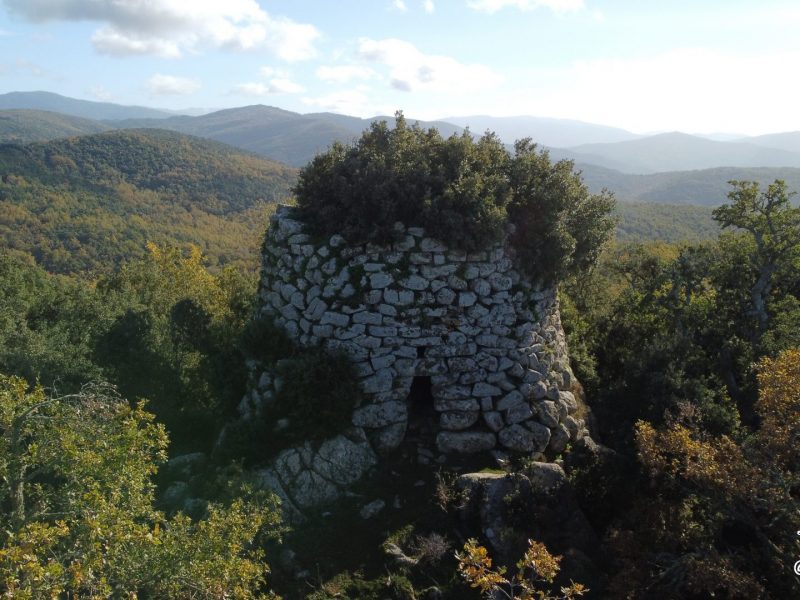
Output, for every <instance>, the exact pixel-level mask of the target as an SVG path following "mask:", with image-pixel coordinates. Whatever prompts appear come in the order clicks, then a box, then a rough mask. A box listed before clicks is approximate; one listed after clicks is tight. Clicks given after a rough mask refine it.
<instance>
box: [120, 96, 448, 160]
mask: <svg viewBox="0 0 800 600" xmlns="http://www.w3.org/2000/svg"><path fill="white" fill-rule="evenodd" d="M376 120H386V121H389V123H390V125H394V117H373V118H371V119H360V118H358V117H350V116H347V115H337V114H333V113H311V114H306V115H303V114H300V113H295V112H291V111H288V110H283V109H281V108H276V107H274V106H264V105H261V104H258V105H254V106H243V107H241V108H229V109H225V110H219V111H216V112H213V113H209V114H207V115H201V116H198V117H188V116H176V117H170V118H167V119H128V120H124V121H117V122H115V123H114V125H115V126H117V127H120V128H130V127H135V128H142V127H157V128H160V129H170V130H172V131H178V132H180V133H186V134H190V135H196V136H199V137H205V138H210V139H213V140H217V141H219V142H224V143H226V144H230V145H232V146H236V147H238V148H243V149H245V150H249V151H250V152H254V153H256V154H259V155H261V156H264V157H267V158H270V159H272V160H277V161H280V162H283V163H286V164H288V165H292V166H295V167H297V166H302V165H304V164H306V163H307V162H308V161H309V160H311V159H312V158H313V157H314V155H315V154H317V153H319V152H323V151H324V150H326V149H327V148H328V146H330V145H331V144H332V143H333V142H335V141H340V142H350V141H353V140H355V139H356V138H358V137H359V136H360V135H361V132H362V131H364V129H366V128H367V127H369V125H370V123H371V122H372V121H376ZM408 120H409V121H410V122H414V121H415V120H414V119H412V118H409V119H408ZM419 123H420V126H422V127H426V128H427V127H437V128H438V129H439V131H440V132H441V133H442V135H445V136H447V135H451V134H452V133H459V132H461V131H463V130H462V129H461V128H460V127H457V126H455V125H451V124H449V123H441V122H427V121H420V122H419Z"/></svg>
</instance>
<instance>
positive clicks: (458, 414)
mask: <svg viewBox="0 0 800 600" xmlns="http://www.w3.org/2000/svg"><path fill="white" fill-rule="evenodd" d="M479 416H480V411H477V410H475V411H471V412H462V411H451V412H443V413H441V414H440V415H439V426H440V427H441V428H442V429H446V430H448V431H461V430H463V429H469V428H470V427H472V426H473V425H474V424H475V423H477V421H478V417H479Z"/></svg>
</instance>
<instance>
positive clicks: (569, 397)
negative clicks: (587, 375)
mask: <svg viewBox="0 0 800 600" xmlns="http://www.w3.org/2000/svg"><path fill="white" fill-rule="evenodd" d="M558 399H559V401H561V402H563V403H564V404H565V405H566V407H567V411H568V412H569V413H570V414H572V413H574V412H575V411H576V410H578V401H577V400H576V399H575V394H573V393H572V392H559V393H558Z"/></svg>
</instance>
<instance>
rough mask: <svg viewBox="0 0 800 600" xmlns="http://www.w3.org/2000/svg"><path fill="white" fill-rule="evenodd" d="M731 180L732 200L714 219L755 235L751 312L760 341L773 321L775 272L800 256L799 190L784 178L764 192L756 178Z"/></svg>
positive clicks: (755, 331)
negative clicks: (796, 201)
mask: <svg viewBox="0 0 800 600" xmlns="http://www.w3.org/2000/svg"><path fill="white" fill-rule="evenodd" d="M730 183H731V185H733V187H734V189H733V190H732V191H731V192H730V193H729V194H728V198H729V199H730V200H731V202H730V204H725V205H723V206H720V207H719V208H717V209H715V210H714V219H716V220H717V221H718V222H719V223H720V224H721V225H722V227H723V228H728V227H733V228H738V229H741V230H744V231H746V232H747V233H748V234H749V235H750V236H752V240H753V242H754V246H753V248H752V250H751V252H750V255H749V266H750V267H751V268H752V269H753V271H754V273H755V280H754V281H751V282H749V285H750V305H749V307H748V309H747V314H748V316H752V317H754V318H755V319H756V322H757V326H756V327H755V329H754V331H753V341H754V342H755V343H758V342H760V340H761V337H762V336H763V335H764V333H766V331H767V327H768V325H769V319H770V311H769V307H768V302H769V297H770V293H771V291H772V288H773V285H774V277H775V273H776V272H777V271H778V270H779V269H780V268H781V267H782V266H785V265H786V264H792V263H794V261H796V260H797V259H798V258H800V208H795V207H793V206H792V204H791V197H792V196H794V195H795V192H791V193H790V192H789V191H788V190H787V189H786V183H785V182H784V181H782V180H780V179H776V180H775V182H774V183H771V184H769V186H767V189H766V191H763V192H762V191H760V190H759V185H758V183H756V182H753V181H731V182H730Z"/></svg>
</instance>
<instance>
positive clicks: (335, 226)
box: [294, 113, 614, 280]
mask: <svg viewBox="0 0 800 600" xmlns="http://www.w3.org/2000/svg"><path fill="white" fill-rule="evenodd" d="M572 166H573V165H572V163H571V162H568V161H560V162H558V163H556V164H555V165H552V164H551V163H550V159H549V157H548V155H547V153H546V152H542V153H537V152H536V146H535V144H532V143H531V142H530V140H522V141H520V142H517V144H516V146H515V151H514V154H513V155H512V154H510V153H509V152H508V151H507V150H506V148H505V147H504V145H503V143H502V142H501V141H500V140H499V139H498V138H497V136H495V135H494V134H492V133H487V134H485V135H484V136H483V137H481V138H479V139H478V140H477V141H476V140H473V138H472V136H471V135H470V133H469V132H465V133H464V134H462V135H460V136H457V135H454V136H451V137H450V138H448V139H444V138H443V137H442V136H441V135H440V134H439V133H438V132H437V131H436V130H435V129H429V130H427V131H425V130H423V129H421V128H420V127H419V126H418V125H413V126H411V127H409V126H407V125H406V122H405V119H404V118H403V115H402V113H398V114H397V120H396V127H395V128H394V129H389V127H388V126H387V124H386V122H380V123H373V124H372V126H371V127H370V129H368V130H367V131H365V132H364V134H363V135H362V137H361V139H360V140H358V142H356V144H354V145H352V146H344V145H342V144H334V145H333V146H331V148H330V149H329V150H328V151H327V152H325V153H324V154H320V155H318V156H317V157H315V158H314V160H313V161H312V162H311V163H309V165H308V166H306V167H305V168H304V169H303V170H302V171H301V172H300V175H299V179H298V183H297V185H296V187H295V188H294V192H295V194H296V195H297V203H298V206H299V208H300V211H301V215H302V218H303V220H304V221H305V222H306V223H307V224H308V226H309V229H310V230H311V232H312V233H314V234H316V235H318V236H327V235H331V234H333V233H340V234H342V235H343V236H344V237H345V238H346V239H347V240H348V241H349V242H350V243H354V244H359V243H364V242H375V243H388V242H391V241H393V240H395V239H396V238H397V237H398V236H399V235H400V234H399V232H398V231H397V230H396V229H395V228H394V224H395V222H397V221H400V222H402V223H404V224H405V225H409V226H420V227H424V228H425V230H426V232H427V233H428V234H429V235H431V236H433V237H436V238H438V239H440V240H441V241H443V242H444V243H446V244H447V245H448V246H450V247H452V248H461V249H464V250H468V251H471V250H477V249H481V248H485V247H487V246H488V245H490V244H491V243H494V242H497V241H499V240H500V239H502V237H503V233H504V231H505V227H506V225H507V224H508V223H513V224H514V225H515V226H516V229H515V233H514V234H513V235H512V238H511V242H512V243H513V245H514V247H515V248H516V249H517V252H518V254H519V258H520V261H519V262H520V266H521V267H522V268H523V269H525V270H527V271H528V272H529V273H530V274H531V275H534V276H537V277H540V278H541V279H547V280H549V279H555V278H560V277H563V276H564V274H566V273H568V272H570V271H572V270H574V269H582V268H585V267H587V266H589V265H591V264H592V263H593V262H594V261H595V260H596V258H597V254H598V252H599V249H600V247H601V246H602V244H603V242H604V241H605V240H606V239H607V238H608V236H609V235H610V233H611V231H612V229H613V226H614V221H613V219H611V218H610V217H609V212H610V210H611V208H612V205H613V200H612V198H611V196H610V195H609V194H606V193H603V194H600V195H598V196H590V195H589V192H588V190H587V189H586V186H584V185H583V183H582V182H581V180H580V177H579V176H578V175H576V174H574V173H573V172H572Z"/></svg>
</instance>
